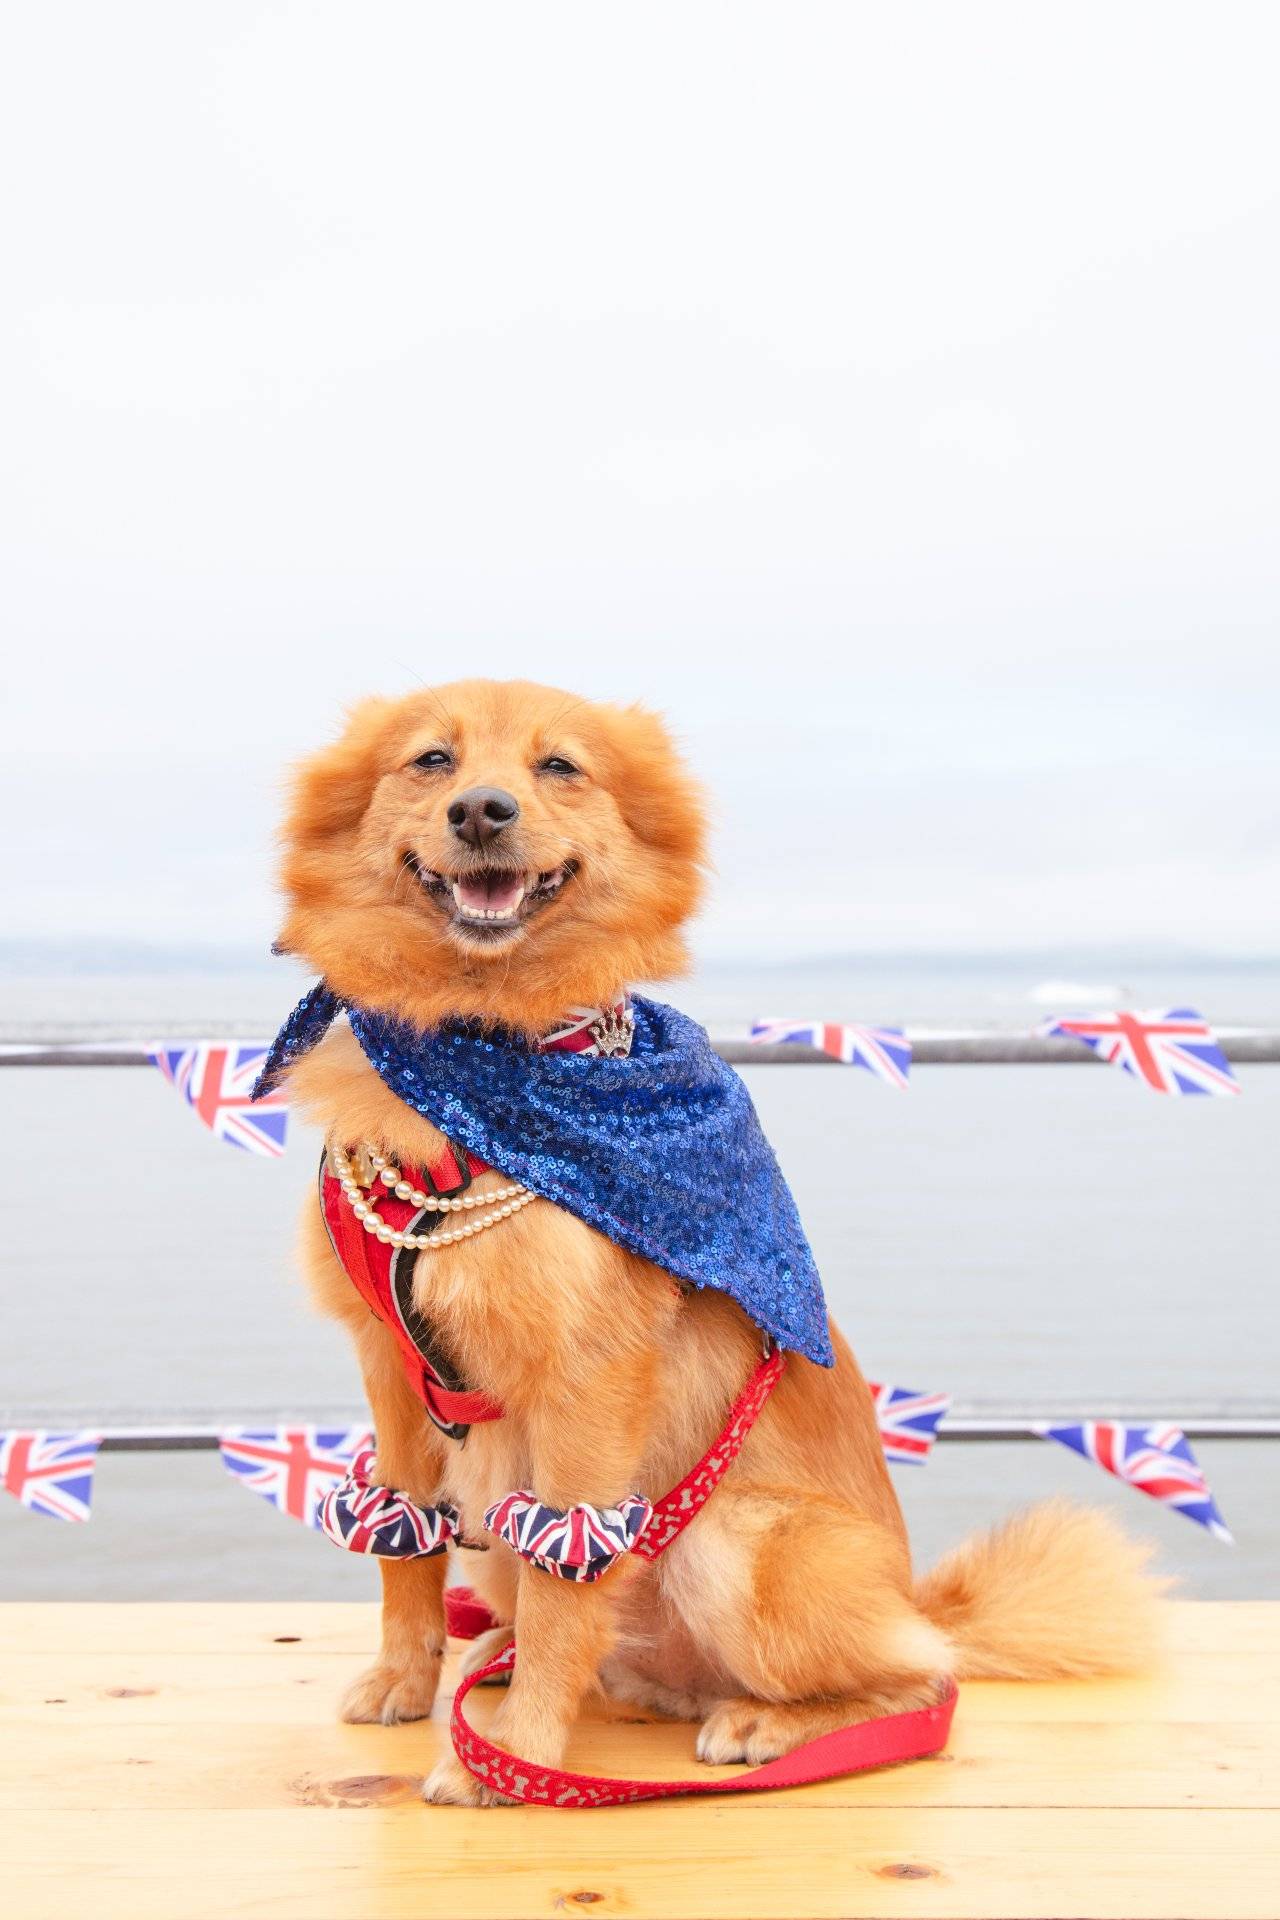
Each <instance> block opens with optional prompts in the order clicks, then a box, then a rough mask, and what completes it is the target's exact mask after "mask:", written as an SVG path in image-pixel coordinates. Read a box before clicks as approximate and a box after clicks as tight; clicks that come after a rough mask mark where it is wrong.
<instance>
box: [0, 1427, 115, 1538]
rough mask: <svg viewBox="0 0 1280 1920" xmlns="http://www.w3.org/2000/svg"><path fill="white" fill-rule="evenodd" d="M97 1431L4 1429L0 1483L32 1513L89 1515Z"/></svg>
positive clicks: (69, 1516) (66, 1517) (70, 1517)
mask: <svg viewBox="0 0 1280 1920" xmlns="http://www.w3.org/2000/svg"><path fill="white" fill-rule="evenodd" d="M99 1441H100V1436H99V1435H98V1434H96V1433H45V1432H39V1433H0V1485H2V1486H3V1487H4V1490H5V1492H6V1493H11V1494H12V1495H13V1497H14V1499H15V1500H20V1501H21V1502H22V1504H23V1506H24V1507H29V1508H30V1509H31V1511H32V1513H43V1514H45V1515H47V1517H48V1518H49V1519H50V1520H87V1519H88V1518H89V1503H90V1501H91V1499H92V1498H93V1469H94V1465H95V1463H96V1461H97V1458H98V1446H99Z"/></svg>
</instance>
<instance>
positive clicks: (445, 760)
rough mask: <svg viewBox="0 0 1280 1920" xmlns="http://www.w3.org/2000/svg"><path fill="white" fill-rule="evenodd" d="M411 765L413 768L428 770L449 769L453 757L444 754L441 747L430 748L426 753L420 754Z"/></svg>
mask: <svg viewBox="0 0 1280 1920" xmlns="http://www.w3.org/2000/svg"><path fill="white" fill-rule="evenodd" d="M413 764H414V766H415V767H426V768H428V769H432V768H435V767H451V766H452V765H453V755H452V754H451V753H446V752H445V750H444V748H443V747H430V748H429V749H428V750H427V752H426V753H420V754H419V755H418V757H417V759H416V760H415V761H414V763H413Z"/></svg>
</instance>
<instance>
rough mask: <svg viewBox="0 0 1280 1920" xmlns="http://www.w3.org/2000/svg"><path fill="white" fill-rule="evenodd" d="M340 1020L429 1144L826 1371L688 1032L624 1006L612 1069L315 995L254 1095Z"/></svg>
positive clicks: (827, 1358)
mask: <svg viewBox="0 0 1280 1920" xmlns="http://www.w3.org/2000/svg"><path fill="white" fill-rule="evenodd" d="M344 1005H345V1011H346V1015H347V1019H348V1020H349V1021H350V1024H351V1030H352V1032H353V1033H354V1034H355V1036H356V1039H357V1040H358V1041H359V1042H360V1045H361V1047H362V1048H363V1049H364V1051H365V1053H366V1055H367V1056H368V1059H369V1062H370V1064H371V1065H372V1066H373V1067H375V1068H376V1069H377V1071H378V1073H379V1074H380V1075H381V1076H382V1078H383V1080H384V1081H385V1082H386V1084H387V1085H388V1087H390V1089H391V1091H392V1092H393V1093H394V1094H395V1095H396V1096H397V1097H398V1098H399V1099H401V1100H403V1101H404V1103H405V1105H406V1106H408V1107H412V1109H413V1111H414V1112H415V1113H420V1114H422V1116H423V1117H424V1118H425V1119H427V1120H429V1121H430V1122H431V1124H432V1125H433V1126H434V1127H437V1128H438V1129H439V1130H440V1132H441V1133H443V1134H447V1135H448V1137H449V1138H450V1139H451V1140H459V1141H461V1142H462V1144H463V1146H465V1147H467V1148H469V1149H470V1151H471V1152H472V1153H474V1154H476V1155H477V1156H478V1157H479V1158H480V1159H482V1160H486V1161H487V1162H488V1163H489V1165H490V1166H492V1167H496V1168H497V1169H498V1171H499V1172H501V1173H502V1174H504V1175H505V1176H506V1177H507V1178H508V1179H509V1180H522V1181H523V1182H524V1184H525V1186H527V1187H528V1188H530V1190H531V1191H532V1192H534V1193H539V1194H542V1195H543V1196H544V1197H545V1198H546V1199H548V1200H553V1201H554V1202H555V1203H556V1205H557V1206H560V1207H563V1208H564V1209H565V1211H566V1212H567V1213H572V1214H575V1215H576V1216H577V1218H578V1219H579V1220H584V1221H585V1222H586V1223H587V1225H588V1226H591V1227H595V1228H597V1229H598V1231H599V1232H601V1233H603V1234H607V1235H608V1237H609V1239H610V1240H614V1241H616V1242H617V1244H618V1245H619V1246H620V1247H626V1248H627V1249H628V1251H629V1252H631V1253H638V1254H640V1255H641V1256H642V1257H643V1258H644V1259H646V1260H651V1261H652V1262H653V1264H654V1265H655V1266H658V1267H661V1268H663V1269H664V1271H666V1272H667V1273H671V1274H674V1275H675V1277H676V1278H677V1279H679V1280H685V1281H688V1282H689V1283H690V1284H691V1285H693V1286H695V1287H716V1288H718V1289H719V1290H720V1291H721V1292H722V1293H727V1294H729V1295H730V1297H731V1298H732V1299H734V1300H736V1301H737V1302H738V1305H739V1306H740V1307H742V1309H743V1310H744V1312H746V1313H748V1314H749V1315H750V1316H751V1318H752V1319H753V1320H754V1321H755V1322H756V1324H757V1326H759V1327H762V1328H763V1329H764V1330H765V1331H766V1332H767V1333H770V1334H772V1335H773V1337H774V1339H775V1340H776V1341H777V1342H778V1344H779V1345H780V1346H782V1347H786V1348H788V1349H790V1350H791V1351H793V1352H795V1353H802V1354H804V1356H805V1357H806V1359H809V1360H813V1361H816V1363H817V1364H818V1365H819V1366H823V1367H829V1366H831V1365H832V1364H833V1361H834V1357H835V1356H834V1355H833V1353H832V1351H831V1340H830V1336H829V1334H828V1331H827V1309H826V1302H825V1301H824V1299H823V1296H822V1283H821V1281H820V1280H819V1278H818V1273H817V1269H816V1268H815V1266H814V1264H813V1255H812V1253H811V1252H810V1250H809V1243H808V1241H807V1240H806V1239H805V1236H804V1229H803V1227H802V1226H801V1225H800V1217H799V1215H798V1213H797V1212H796V1204H795V1201H794V1200H793V1199H792V1197H791V1190H790V1188H789V1187H788V1186H787V1183H786V1181H785V1180H784V1179H783V1177H782V1172H781V1169H780V1168H779V1166H778V1163H777V1160H776V1159H775V1158H774V1154H773V1149H772V1148H771V1147H770V1145H769V1143H768V1141H767V1140H766V1139H765V1137H764V1134H763V1132H762V1131H761V1127H760V1122H759V1120H758V1118H757V1117H756V1110H755V1108H754V1107H753V1106H752V1104H751V1096H750V1094H749V1093H748V1092H747V1089H746V1087H745V1085H744V1084H743V1082H742V1080H741V1079H740V1078H739V1077H738V1075H737V1074H736V1073H735V1072H734V1071H733V1069H732V1068H731V1067H729V1066H726V1064H725V1063H724V1061H723V1060H721V1059H720V1058H719V1056H718V1055H717V1054H716V1053H715V1052H714V1050H713V1049H712V1046H711V1042H710V1041H709V1040H708V1038H707V1036H706V1034H705V1033H704V1032H703V1030H702V1028H701V1027H700V1026H698V1025H697V1024H696V1023H695V1022H694V1021H692V1020H690V1019H688V1018H687V1017H686V1016H685V1015H684V1014H682V1013H678V1012H677V1011H676V1009H675V1008H674V1007H667V1006H663V1005H662V1003H661V1002H660V1001H657V1000H645V999H641V998H640V997H638V996H633V997H632V1000H631V1008H632V1012H633V1014H634V1016H635V1036H634V1039H633V1040H632V1044H631V1052H630V1054H629V1056H628V1057H627V1058H625V1059H610V1058H604V1057H596V1056H594V1055H588V1054H580V1053H549V1052H548V1053H543V1052H540V1051H538V1049H537V1048H535V1047H532V1046H530V1045H529V1044H528V1043H527V1042H525V1041H523V1040H521V1039H519V1038H518V1037H516V1036H513V1035H509V1034H495V1033H493V1032H492V1031H486V1030H484V1029H482V1028H480V1027H478V1026H475V1025H472V1024H469V1023H468V1024H462V1023H453V1024H449V1023H446V1024H445V1025H442V1026H440V1027H438V1028H435V1029H433V1030H431V1031H429V1032H426V1033H419V1032H418V1031H416V1029H414V1028H412V1027H407V1026H404V1025H401V1024H400V1023H398V1022H396V1021H394V1020H391V1019H389V1018H388V1017H387V1016H386V1015H385V1014H380V1013H374V1012H371V1011H369V1010H368V1009H366V1008H363V1007H357V1006H352V1005H350V1004H349V1003H344V1002H342V1001H341V1000H339V998H338V996H337V995H336V994H334V993H332V992H331V991H330V989H329V988H328V987H326V986H325V984H324V983H323V981H322V982H321V983H320V984H319V985H318V986H316V987H313V988H312V989H311V991H310V992H309V993H308V994H306V995H305V996H304V997H303V999H302V1000H300V1001H299V1003H298V1005H297V1006H296V1007H295V1008H294V1010H293V1012H292V1013H291V1014H290V1015H289V1018H288V1019H287V1020H286V1022H285V1024H284V1026H283V1027H282V1028H281V1029H280V1032H279V1033H278V1034H277V1036H276V1038H275V1040H274V1042H273V1043H272V1047H271V1051H270V1053H269V1054H268V1055H267V1059H266V1062H265V1064H264V1066H263V1070H262V1073H261V1075H260V1076H259V1079H258V1083H257V1085H256V1087H255V1088H254V1094H255V1096H256V1095H258V1094H261V1093H265V1092H266V1091H267V1090H268V1088H269V1087H271V1086H273V1085H274V1084H275V1082H276V1081H277V1080H278V1079H279V1078H280V1077H281V1076H282V1075H283V1074H285V1073H287V1072H288V1070H289V1067H290V1066H291V1064H292V1063H293V1061H294V1060H296V1059H297V1058H298V1057H299V1056H300V1055H301V1054H304V1053H307V1052H309V1051H310V1049H311V1048H312V1047H313V1046H314V1045H315V1044H316V1042H317V1041H318V1040H319V1039H320V1038H321V1037H322V1035H323V1034H324V1033H325V1032H326V1031H327V1030H328V1028H329V1026H330V1025H331V1024H332V1022H333V1021H334V1019H335V1018H336V1017H337V1015H338V1013H339V1012H341V1011H343V1009H344Z"/></svg>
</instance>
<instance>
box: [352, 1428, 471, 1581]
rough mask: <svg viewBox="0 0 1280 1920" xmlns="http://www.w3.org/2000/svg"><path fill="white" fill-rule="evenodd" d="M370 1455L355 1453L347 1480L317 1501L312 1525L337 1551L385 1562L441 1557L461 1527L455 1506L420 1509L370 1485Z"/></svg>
mask: <svg viewBox="0 0 1280 1920" xmlns="http://www.w3.org/2000/svg"><path fill="white" fill-rule="evenodd" d="M373 1464H374V1455H373V1453H372V1452H369V1451H366V1452H364V1453H358V1454H357V1455H356V1457H355V1459H354V1460H353V1461H352V1463H351V1465H350V1466H349V1467H348V1469H347V1472H346V1475H345V1477H344V1478H343V1479H342V1480H339V1481H336V1482H335V1483H334V1485H333V1486H331V1487H330V1488H329V1491H328V1492H327V1493H326V1494H325V1496H324V1498H323V1500H321V1502H320V1506H319V1512H318V1517H317V1520H316V1525H317V1526H318V1527H319V1529H320V1531H321V1533H323V1534H324V1536H325V1538H326V1539H329V1540H332V1541H333V1544H334V1546H335V1547H345V1548H346V1550H347V1552H348V1553H369V1554H376V1555H378V1556H379V1557H380V1558H382V1559H385V1560H425V1559H429V1558H430V1556H431V1555H432V1554H433V1553H443V1552H444V1550H445V1548H446V1547H447V1546H448V1544H449V1542H450V1540H452V1539H453V1538H454V1536H455V1534H457V1533H458V1531H459V1529H460V1528H461V1525H462V1516H461V1515H460V1513H459V1512H458V1509H457V1508H456V1507H455V1506H451V1505H450V1504H449V1503H448V1502H447V1501H443V1502H442V1503H441V1504H440V1505H439V1506H438V1507H420V1506H418V1505H417V1503H416V1502H415V1501H413V1500H411V1499H410V1498H409V1496H408V1494H407V1493H399V1492H397V1491H396V1489H395V1488H394V1487H380V1486H379V1485H378V1484H377V1482H376V1481H371V1480H370V1478H369V1475H370V1474H371V1473H372V1471H373Z"/></svg>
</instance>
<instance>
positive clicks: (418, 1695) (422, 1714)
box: [342, 1658, 440, 1727]
mask: <svg viewBox="0 0 1280 1920" xmlns="http://www.w3.org/2000/svg"><path fill="white" fill-rule="evenodd" d="M439 1680H440V1662H439V1660H438V1659H437V1660H432V1659H430V1658H424V1659H422V1660H420V1661H415V1662H414V1664H413V1665H412V1666H411V1667H389V1666H385V1665H384V1664H383V1663H382V1662H381V1661H379V1662H378V1663H377V1664H376V1665H375V1666H372V1667H370V1668H369V1669H368V1671H367V1672H365V1673H362V1674H361V1675H360V1678H359V1679H358V1680H357V1681H356V1682H355V1684H354V1685H353V1686H352V1687H350V1688H348V1690H347V1694H346V1698H345V1699H344V1700H343V1702H342V1717H343V1719H344V1720H355V1721H381V1723H382V1725H383V1726H384V1727H394V1726H395V1725H396V1723H397V1721H400V1720H425V1719H426V1718H427V1717H428V1715H429V1714H430V1712H431V1709H432V1707H433V1706H434V1705H435V1698H436V1687H437V1685H438V1684H439Z"/></svg>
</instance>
